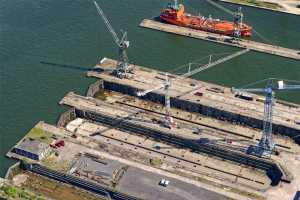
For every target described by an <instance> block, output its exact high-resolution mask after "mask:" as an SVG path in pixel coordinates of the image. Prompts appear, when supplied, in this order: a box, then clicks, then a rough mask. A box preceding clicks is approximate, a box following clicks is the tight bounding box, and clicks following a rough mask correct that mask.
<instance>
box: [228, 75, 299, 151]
mask: <svg viewBox="0 0 300 200" xmlns="http://www.w3.org/2000/svg"><path fill="white" fill-rule="evenodd" d="M274 80H275V79H274V78H270V79H267V85H266V87H265V88H245V89H243V88H241V89H235V88H232V91H233V92H234V93H240V92H260V93H265V94H266V99H265V102H264V104H265V105H264V119H263V132H262V137H261V139H260V141H259V143H258V146H255V147H249V149H248V152H249V153H254V154H255V155H258V156H263V157H265V156H270V155H271V153H272V152H273V150H274V147H275V144H274V142H273V139H272V121H273V106H274V104H275V99H274V96H275V91H277V90H300V85H286V84H285V83H284V81H282V80H280V81H278V82H277V84H274ZM251 85H252V84H251Z"/></svg>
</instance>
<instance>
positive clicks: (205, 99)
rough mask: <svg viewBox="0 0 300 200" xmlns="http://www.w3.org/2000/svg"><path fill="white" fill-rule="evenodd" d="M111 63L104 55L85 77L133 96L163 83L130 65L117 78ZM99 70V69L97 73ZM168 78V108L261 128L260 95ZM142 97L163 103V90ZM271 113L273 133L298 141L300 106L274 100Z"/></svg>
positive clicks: (151, 72)
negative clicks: (243, 94)
mask: <svg viewBox="0 0 300 200" xmlns="http://www.w3.org/2000/svg"><path fill="white" fill-rule="evenodd" d="M115 66H116V61H115V60H111V59H108V58H104V59H102V61H101V62H100V63H98V64H97V65H96V67H95V70H94V71H90V72H88V76H91V77H96V78H99V79H100V80H101V81H102V85H101V87H102V88H103V89H106V90H111V91H116V92H120V93H123V94H127V95H131V96H134V97H136V92H137V91H143V90H148V89H152V88H155V87H157V86H159V85H162V84H163V83H164V73H163V72H160V71H157V70H152V69H148V68H145V67H141V66H133V67H134V72H133V75H132V78H130V79H119V78H117V77H115V76H113V75H111V73H110V71H111V70H113V69H114V68H115ZM97 70H98V71H97ZM99 70H100V71H101V70H103V71H102V72H99ZM170 77H171V81H172V79H176V81H173V82H172V86H171V88H170V96H171V107H174V108H178V109H182V110H185V111H188V112H192V113H200V114H202V115H204V116H208V117H213V118H216V119H220V120H223V121H229V122H232V123H235V124H241V125H244V126H249V127H252V128H257V129H262V126H263V123H262V122H263V120H262V119H263V115H264V97H262V96H259V95H255V94H247V95H250V96H251V98H252V99H251V100H245V99H241V98H239V97H237V96H235V94H233V93H232V92H231V89H230V88H227V87H222V86H219V85H215V84H211V83H206V82H202V81H197V80H193V79H189V78H186V79H182V78H179V77H178V76H176V75H172V74H171V75H170ZM198 94H201V95H198ZM143 99H145V100H150V101H153V102H156V103H161V104H164V91H163V90H157V91H153V92H151V93H149V94H147V95H146V96H144V97H143ZM273 113H274V115H273V119H274V121H273V130H274V132H275V133H278V134H281V135H284V136H289V137H290V138H292V139H294V140H295V141H297V142H298V143H300V137H299V135H300V125H298V124H296V120H299V114H300V106H299V105H297V104H292V103H289V102H283V101H277V104H276V105H275V107H274V112H273Z"/></svg>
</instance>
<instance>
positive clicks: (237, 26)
mask: <svg viewBox="0 0 300 200" xmlns="http://www.w3.org/2000/svg"><path fill="white" fill-rule="evenodd" d="M206 1H207V2H208V3H210V4H211V5H213V6H215V7H217V8H219V9H221V10H223V11H224V12H226V13H228V14H230V15H232V16H233V22H234V33H233V35H232V36H233V37H234V38H240V37H241V28H242V26H243V19H244V14H243V13H242V7H238V9H237V11H236V12H232V11H231V10H229V9H227V8H225V7H223V6H221V5H220V4H218V3H216V2H214V1H213V0H206Z"/></svg>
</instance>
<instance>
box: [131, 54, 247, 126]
mask: <svg viewBox="0 0 300 200" xmlns="http://www.w3.org/2000/svg"><path fill="white" fill-rule="evenodd" d="M248 51H250V50H249V49H244V50H242V51H238V52H236V53H234V54H231V55H229V56H226V57H224V58H221V59H219V60H216V61H214V62H209V63H208V64H206V65H204V66H201V67H199V68H196V69H194V70H192V71H189V72H187V73H185V74H183V75H181V76H178V77H176V78H175V79H173V80H172V81H176V80H177V79H182V78H188V77H190V76H193V75H195V74H197V73H199V72H201V71H204V70H206V69H208V68H211V67H213V66H215V65H218V64H221V63H223V62H225V61H227V60H230V59H232V58H235V57H237V56H239V55H242V54H244V53H247V52H248ZM170 87H171V81H170V79H169V76H168V74H167V73H166V75H165V81H164V83H163V84H162V85H160V86H158V87H155V88H152V89H149V90H145V91H138V92H137V93H136V94H137V96H139V97H141V96H145V95H147V94H148V93H150V92H154V91H157V90H160V89H164V93H165V110H166V115H165V119H164V120H163V125H164V126H166V127H168V128H172V127H174V126H175V123H174V121H173V118H172V113H171V103H170Z"/></svg>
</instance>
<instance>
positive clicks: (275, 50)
mask: <svg viewBox="0 0 300 200" xmlns="http://www.w3.org/2000/svg"><path fill="white" fill-rule="evenodd" d="M140 26H141V27H145V28H150V29H155V30H159V31H164V32H168V33H175V34H178V35H184V36H188V37H192V38H197V39H202V40H207V41H211V42H216V43H220V44H224V45H229V46H234V47H240V48H248V49H251V50H254V51H258V52H262V53H267V54H272V55H277V56H281V57H286V58H291V59H295V60H300V50H296V49H289V48H285V47H281V46H274V45H270V44H265V43H261V42H255V41H251V40H244V39H239V40H232V39H230V37H228V36H223V35H220V34H215V33H209V32H204V31H200V30H195V29H191V28H186V27H179V26H175V25H171V24H165V23H162V22H158V21H154V20H150V19H144V20H143V21H142V22H141V23H140Z"/></svg>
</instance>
